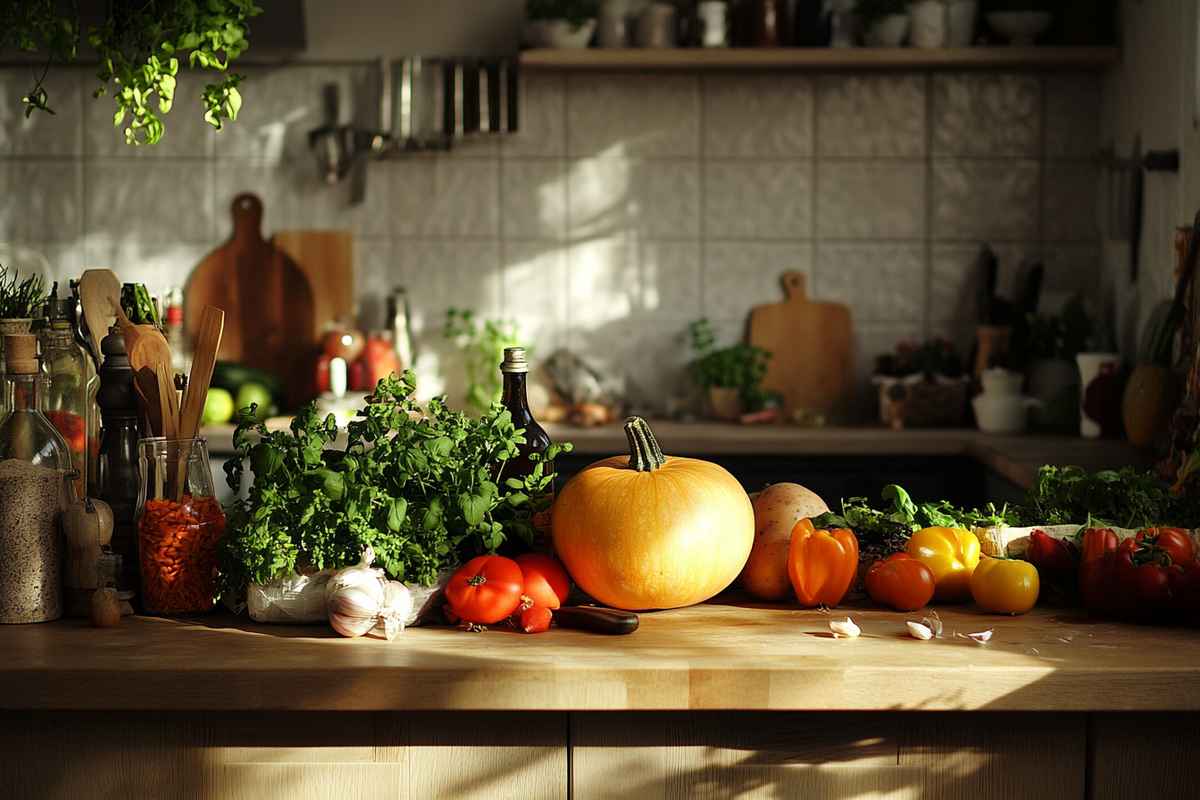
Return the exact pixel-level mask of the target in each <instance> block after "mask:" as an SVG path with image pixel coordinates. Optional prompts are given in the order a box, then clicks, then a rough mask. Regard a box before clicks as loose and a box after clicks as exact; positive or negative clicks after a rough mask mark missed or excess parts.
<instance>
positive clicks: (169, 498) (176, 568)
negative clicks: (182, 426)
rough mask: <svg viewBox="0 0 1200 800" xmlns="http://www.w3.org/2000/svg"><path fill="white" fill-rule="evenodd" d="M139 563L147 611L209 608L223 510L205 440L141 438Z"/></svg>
mask: <svg viewBox="0 0 1200 800" xmlns="http://www.w3.org/2000/svg"><path fill="white" fill-rule="evenodd" d="M138 450H139V453H138V466H139V477H140V481H139V491H138V513H137V532H138V564H139V567H140V572H141V588H142V591H141V606H142V610H143V611H144V612H145V613H147V614H195V613H200V612H205V611H210V610H211V609H212V606H213V601H214V596H215V594H216V576H217V543H218V542H219V541H220V540H221V537H222V536H224V534H225V513H224V512H223V511H222V510H221V504H220V503H219V502H218V501H217V498H216V495H215V492H214V491H213V481H212V472H211V471H210V470H209V463H208V446H207V444H206V443H205V440H204V439H201V438H196V439H165V438H162V437H155V438H152V439H142V440H141V442H139V447H138Z"/></svg>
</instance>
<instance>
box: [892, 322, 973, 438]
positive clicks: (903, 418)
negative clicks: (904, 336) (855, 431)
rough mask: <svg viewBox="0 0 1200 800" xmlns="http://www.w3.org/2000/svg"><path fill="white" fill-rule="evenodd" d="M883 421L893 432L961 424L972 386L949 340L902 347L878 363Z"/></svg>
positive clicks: (902, 343) (908, 343)
mask: <svg viewBox="0 0 1200 800" xmlns="http://www.w3.org/2000/svg"><path fill="white" fill-rule="evenodd" d="M872 381H873V382H874V383H875V385H876V386H878V387H879V418H880V421H881V422H883V424H884V425H888V426H891V427H893V428H904V427H912V428H937V427H953V426H957V425H961V424H963V421H964V417H965V414H966V408H967V389H968V387H969V384H970V382H969V380H968V379H967V376H966V374H965V373H964V371H963V363H962V358H961V357H960V356H959V354H958V352H957V351H956V350H955V349H954V345H953V344H952V343H951V342H949V341H948V340H946V339H942V338H937V339H930V340H929V341H927V342H924V343H922V344H916V343H913V342H901V343H899V344H898V345H896V349H895V350H894V351H893V352H891V353H885V354H883V355H881V356H879V357H877V358H876V359H875V375H874V377H873V378H872Z"/></svg>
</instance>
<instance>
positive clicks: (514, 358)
mask: <svg viewBox="0 0 1200 800" xmlns="http://www.w3.org/2000/svg"><path fill="white" fill-rule="evenodd" d="M500 372H501V373H503V375H504V388H503V391H502V393H501V396H500V402H501V403H503V404H504V407H505V408H506V409H508V412H509V413H510V414H512V420H513V424H514V425H516V426H517V427H518V428H524V429H525V444H523V445H521V446H520V448H519V450H518V452H517V457H516V458H513V459H511V460H509V461H508V462H506V463H505V465H504V473H503V477H504V478H524V477H525V476H527V475H529V473H530V472H531V471H532V470H533V468H534V462H533V461H532V460H530V458H529V456H530V455H531V454H533V453H537V454H538V455H539V456H542V455H545V453H546V450H547V449H548V448H549V447H550V435H549V434H548V433H546V429H545V428H543V427H542V426H541V425H539V424H538V421H537V420H536V419H534V418H533V412H532V411H530V410H529V398H528V397H527V396H526V391H525V387H526V382H527V379H528V377H529V362H528V361H527V360H526V358H525V348H524V347H506V348H504V361H503V363H501V364H500ZM543 469H544V470H545V471H546V472H553V471H554V465H553V464H545V465H544V466H543ZM553 502H554V486H553V485H551V486H549V487H548V488H547V490H546V492H545V494H543V495H542V496H541V497H533V498H531V503H532V508H533V526H534V528H536V529H537V531H538V532H539V533H541V534H549V530H550V524H549V523H550V520H549V511H550V506H551V505H552V504H553Z"/></svg>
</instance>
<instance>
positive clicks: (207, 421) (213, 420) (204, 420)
mask: <svg viewBox="0 0 1200 800" xmlns="http://www.w3.org/2000/svg"><path fill="white" fill-rule="evenodd" d="M233 410H234V405H233V395H231V394H230V393H229V392H228V391H226V390H225V389H219V388H217V387H215V386H214V387H212V388H210V389H209V390H208V394H207V395H206V396H205V398H204V412H203V413H202V414H201V415H200V424H201V425H221V424H223V423H226V422H229V420H231V419H233Z"/></svg>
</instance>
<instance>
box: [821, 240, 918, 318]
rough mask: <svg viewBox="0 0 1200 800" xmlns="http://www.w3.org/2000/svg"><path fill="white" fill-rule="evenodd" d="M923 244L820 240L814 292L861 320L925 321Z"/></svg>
mask: <svg viewBox="0 0 1200 800" xmlns="http://www.w3.org/2000/svg"><path fill="white" fill-rule="evenodd" d="M924 266H925V246H924V245H923V244H917V245H911V244H818V245H817V262H816V267H815V268H814V270H813V272H814V275H813V283H812V288H811V290H810V292H811V294H812V296H813V298H814V299H816V300H826V301H830V302H835V303H842V304H844V305H846V306H848V307H849V308H850V314H851V316H852V318H853V320H854V322H855V324H859V323H883V322H889V323H897V322H906V323H916V324H918V325H919V324H922V323H923V322H924V314H925V280H924V276H923V273H924V271H925V270H924Z"/></svg>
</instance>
